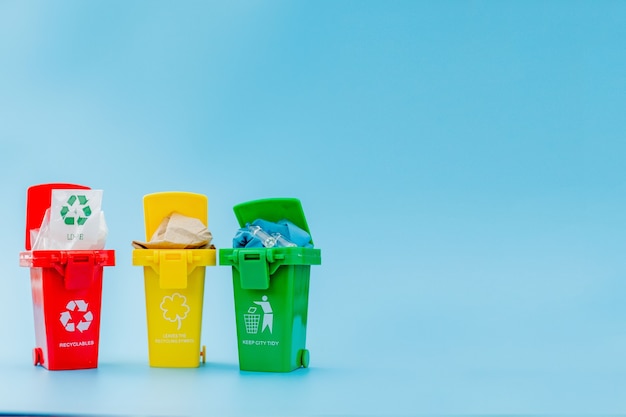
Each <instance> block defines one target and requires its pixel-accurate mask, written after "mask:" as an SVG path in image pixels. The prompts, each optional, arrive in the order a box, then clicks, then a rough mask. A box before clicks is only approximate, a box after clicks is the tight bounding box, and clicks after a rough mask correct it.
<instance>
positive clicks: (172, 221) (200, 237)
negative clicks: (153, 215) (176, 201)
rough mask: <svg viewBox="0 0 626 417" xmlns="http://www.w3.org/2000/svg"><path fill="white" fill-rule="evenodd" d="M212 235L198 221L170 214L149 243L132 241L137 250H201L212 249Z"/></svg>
mask: <svg viewBox="0 0 626 417" xmlns="http://www.w3.org/2000/svg"><path fill="white" fill-rule="evenodd" d="M211 240H213V235H211V232H209V229H207V227H206V226H205V225H204V224H203V223H202V222H201V221H200V220H199V219H196V218H193V217H187V216H183V215H182V214H179V213H172V214H170V215H169V216H168V217H165V218H164V219H163V221H162V222H161V224H160V225H159V227H158V228H157V230H156V231H155V232H154V234H153V235H152V238H151V239H150V241H149V242H139V241H136V240H134V241H133V243H132V245H133V247H134V248H137V249H201V248H208V247H212V245H211Z"/></svg>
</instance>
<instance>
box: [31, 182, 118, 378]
mask: <svg viewBox="0 0 626 417" xmlns="http://www.w3.org/2000/svg"><path fill="white" fill-rule="evenodd" d="M91 192H92V191H91V190H90V189H89V187H86V186H82V185H76V184H64V183H63V184H62V183H56V184H40V185H34V186H32V187H30V188H28V192H27V202H26V251H25V252H21V253H20V266H23V267H29V268H30V279H31V289H32V297H33V312H34V321H35V342H36V347H35V348H34V349H33V363H34V364H35V365H41V366H43V367H44V368H46V369H49V370H70V369H87V368H96V367H97V366H98V351H99V342H100V313H101V300H102V273H103V267H104V266H113V265H115V252H114V251H113V250H103V246H104V237H105V236H104V237H103V236H102V234H100V233H98V232H101V231H102V227H103V225H102V224H99V222H100V221H101V220H102V221H103V217H102V218H100V217H99V215H98V213H96V212H95V210H93V208H92V206H91V205H90V204H92V202H91V201H90V195H91V194H90V193H91ZM54 195H57V196H58V198H63V201H62V202H61V208H60V209H58V206H56V205H55V204H53V196H54ZM55 207H56V208H55ZM52 208H55V209H54V210H53V211H52V210H51V209H52ZM51 211H52V212H51ZM55 222H56V223H55ZM83 247H90V248H94V249H90V250H85V249H80V248H83ZM59 248H63V249H60V250H57V249H59ZM74 248H79V249H76V250H74Z"/></svg>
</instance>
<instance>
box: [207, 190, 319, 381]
mask: <svg viewBox="0 0 626 417" xmlns="http://www.w3.org/2000/svg"><path fill="white" fill-rule="evenodd" d="M234 210H235V213H236V215H237V219H238V221H239V224H240V226H242V227H243V226H244V225H245V224H246V223H248V222H252V221H254V220H256V219H258V218H262V219H265V220H268V221H279V220H281V219H285V218H286V219H288V220H290V221H292V222H293V223H295V224H296V225H297V226H299V227H301V228H302V229H304V230H306V231H307V232H308V226H307V224H306V220H305V218H304V214H303V212H302V207H301V205H300V202H299V201H298V200H296V199H265V200H257V201H253V202H248V203H244V204H241V205H239V206H235V208H234ZM219 262H220V265H230V266H232V274H233V293H234V303H235V321H236V326H237V339H238V340H237V341H238V356H239V368H240V369H241V370H242V371H263V372H290V371H293V370H295V369H297V368H300V367H308V365H309V351H308V350H307V349H306V328H307V321H308V302H309V281H310V270H311V265H319V264H321V252H320V250H319V249H314V248H299V247H294V248H284V247H281V248H270V249H265V248H249V249H220V254H219Z"/></svg>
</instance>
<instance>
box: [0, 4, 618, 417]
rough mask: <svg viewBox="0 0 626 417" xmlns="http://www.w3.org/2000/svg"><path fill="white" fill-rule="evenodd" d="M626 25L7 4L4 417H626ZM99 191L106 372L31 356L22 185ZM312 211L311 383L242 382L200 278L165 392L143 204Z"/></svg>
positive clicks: (497, 8) (602, 15)
mask: <svg viewBox="0 0 626 417" xmlns="http://www.w3.org/2000/svg"><path fill="white" fill-rule="evenodd" d="M625 40H626V3H625V2H619V1H594V2H592V1H588V2H583V1H547V2H539V1H536V2H535V1H525V2H496V1H492V2H489V1H467V2H460V1H458V2H457V1H443V2H419V1H394V2H382V1H380V2H376V1H337V2H332V1H321V2H319V1H318V2H286V1H285V2H282V1H269V2H259V1H232V2H208V1H207V2H202V1H197V2H193V1H187V2H166V1H134V2H123V1H107V2H104V1H91V2H84V1H61V2H35V1H25V2H21V1H0V138H1V145H0V146H1V152H0V170H1V171H0V172H1V175H0V180H1V181H2V184H1V185H2V188H1V190H2V196H3V198H2V201H3V203H2V205H1V206H0V207H1V208H0V216H1V218H2V219H3V224H2V227H3V238H2V239H1V241H0V249H1V250H0V262H1V265H2V268H3V270H4V273H3V274H2V277H3V279H2V291H0V317H2V320H1V321H0V334H1V335H2V336H1V337H0V411H5V412H15V411H22V412H30V413H32V412H52V413H81V414H85V413H97V414H126V415H128V414H131V415H180V416H183V415H221V416H230V415H233V416H235V415H263V416H265V415H272V416H282V415H289V416H319V415H390V416H391V415H393V416H395V415H415V414H490V413H500V414H550V413H560V414H596V415H597V414H619V413H626V396H625V395H624V391H625V390H626V332H625V330H624V329H625V326H624V323H625V322H626V307H625V304H624V301H623V300H624V297H625V296H626V280H625V279H624V278H625V277H626V266H625V262H624V252H625V249H626V241H625V238H624V236H625V227H626V220H625V219H626V216H625V215H624V213H626V182H625V180H626V169H625V167H624V154H625V152H626V141H625V132H626V118H625V117H624V111H625V109H626V49H625V46H624V45H625V44H624V41H625ZM47 182H74V183H80V184H85V185H89V186H91V187H92V188H98V189H103V190H104V201H103V209H104V211H105V213H106V217H107V223H108V226H109V237H108V241H107V247H108V248H110V249H115V250H116V256H117V265H116V266H115V267H112V268H107V269H106V270H105V276H104V290H103V307H102V312H103V317H102V327H101V343H100V366H99V368H98V369H97V370H89V371H71V372H50V371H46V370H45V369H43V368H40V367H37V368H36V367H33V366H32V364H31V349H32V347H34V330H33V318H32V302H31V299H30V284H29V278H28V270H26V269H24V268H20V267H19V266H18V253H19V252H20V251H21V250H23V248H24V243H23V240H24V216H25V214H24V213H25V197H26V189H27V187H28V186H30V185H33V184H39V183H47ZM171 190H178V191H191V192H197V193H202V194H206V195H207V196H208V197H209V228H210V230H211V231H212V233H213V235H214V237H215V240H214V243H215V244H216V246H217V247H218V248H220V247H230V245H231V239H232V237H233V235H234V232H235V230H236V228H237V223H236V221H235V217H234V214H233V212H232V206H234V205H235V204H237V203H240V202H244V201H248V200H253V199H257V198H266V197H297V198H299V199H300V200H301V201H302V204H303V207H304V210H305V214H306V216H307V219H308V222H309V226H310V228H311V231H312V234H313V238H314V240H315V243H316V247H318V248H320V249H321V250H322V259H323V264H322V266H319V267H313V268H312V271H311V291H310V304H309V325H308V343H307V347H308V348H309V349H310V351H311V367H310V368H309V369H301V370H298V371H295V372H293V373H289V374H279V375H275V374H256V373H252V374H250V373H240V372H239V370H238V365H237V353H236V333H235V328H234V327H235V325H234V323H235V320H234V307H233V301H232V283H231V273H230V270H229V269H228V268H227V267H212V268H210V269H209V270H207V283H206V288H205V290H206V293H205V306H204V322H203V343H204V344H206V346H207V349H208V363H207V364H206V365H205V366H203V367H200V368H199V369H191V370H178V369H152V368H150V367H149V366H148V364H147V337H146V328H145V310H144V308H145V306H144V294H143V277H142V271H141V268H138V267H133V266H132V262H131V251H132V248H131V246H130V242H131V241H132V240H134V239H142V238H143V237H144V236H143V233H144V229H143V211H142V197H143V195H144V194H148V193H152V192H158V191H171Z"/></svg>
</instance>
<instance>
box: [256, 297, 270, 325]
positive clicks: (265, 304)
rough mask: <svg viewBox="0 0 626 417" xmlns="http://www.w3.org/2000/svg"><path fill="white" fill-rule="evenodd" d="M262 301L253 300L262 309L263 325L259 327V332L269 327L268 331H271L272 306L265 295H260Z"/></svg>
mask: <svg viewBox="0 0 626 417" xmlns="http://www.w3.org/2000/svg"><path fill="white" fill-rule="evenodd" d="M261 300H262V301H254V304H256V305H258V306H261V308H262V309H263V326H262V327H261V333H263V331H265V329H266V328H268V329H270V333H272V325H273V324H274V312H273V311H272V306H271V305H270V302H269V301H267V295H264V296H263V297H261Z"/></svg>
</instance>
